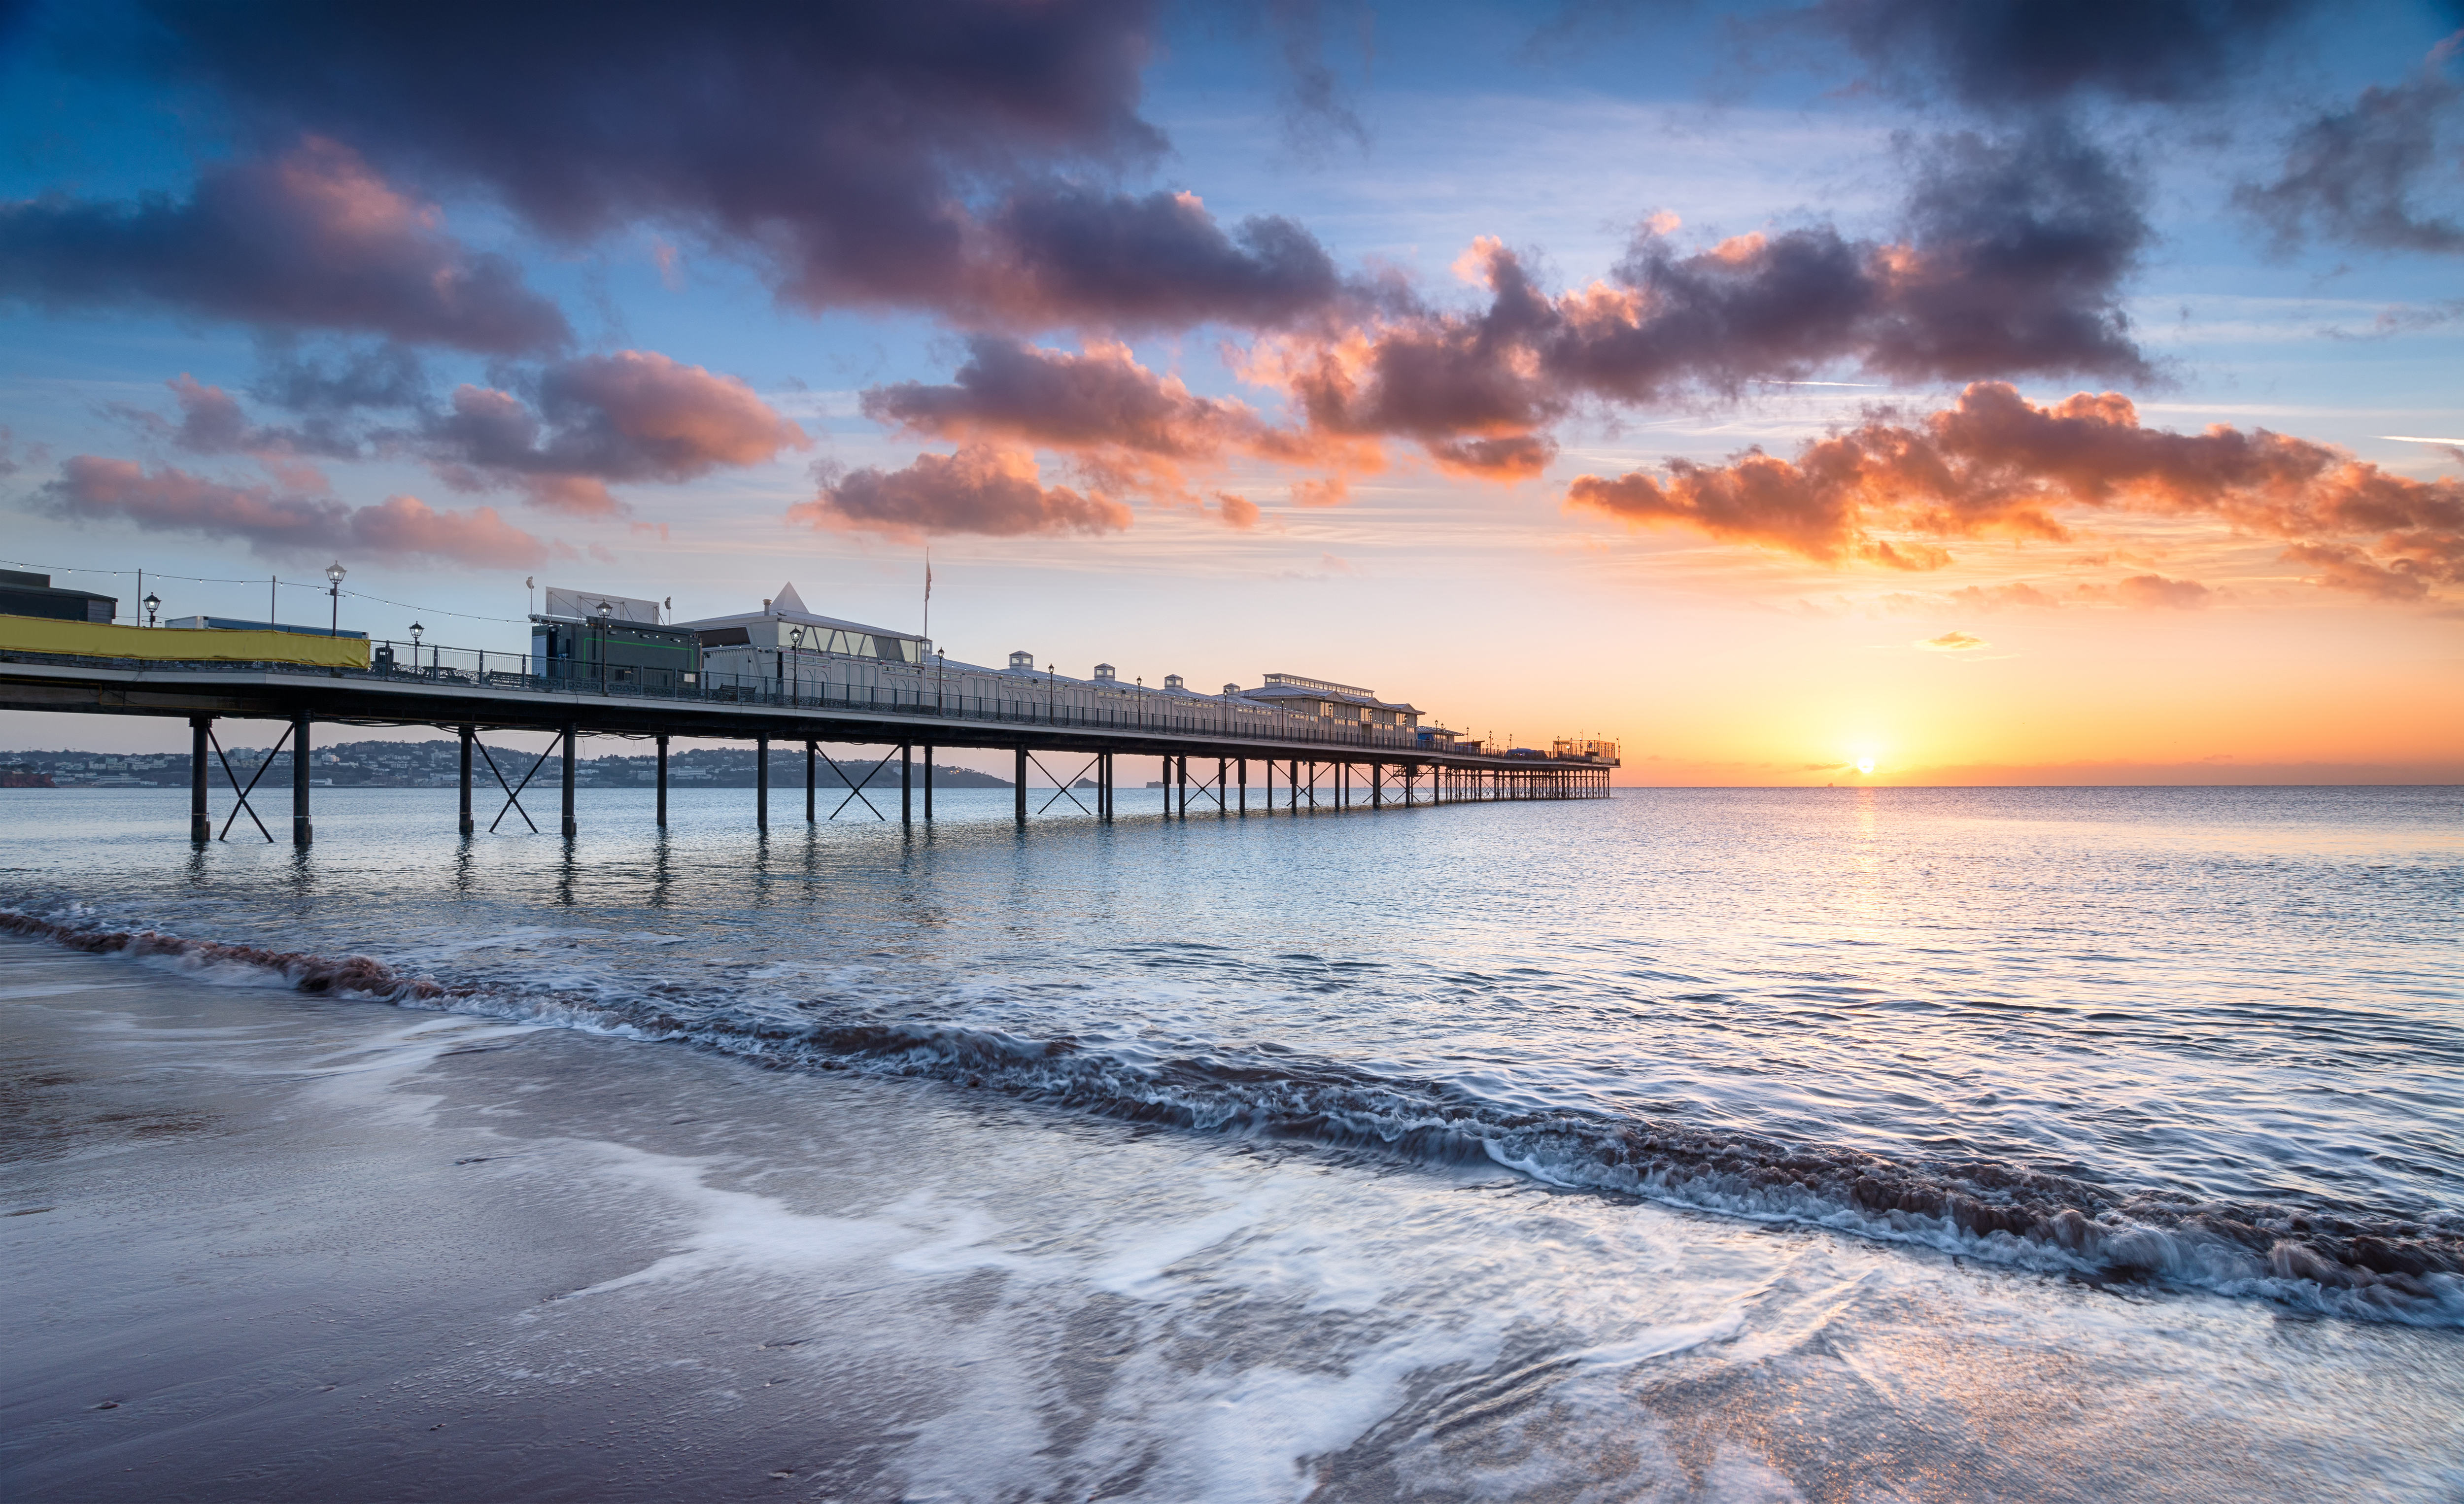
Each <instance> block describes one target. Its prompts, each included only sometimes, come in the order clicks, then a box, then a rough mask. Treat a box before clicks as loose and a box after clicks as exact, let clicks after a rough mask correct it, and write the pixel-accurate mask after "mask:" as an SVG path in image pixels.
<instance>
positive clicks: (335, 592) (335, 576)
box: [325, 559, 351, 637]
mask: <svg viewBox="0 0 2464 1504" xmlns="http://www.w3.org/2000/svg"><path fill="white" fill-rule="evenodd" d="M350 572H351V571H349V570H348V569H345V568H343V567H342V561H341V560H340V559H337V560H335V561H334V562H333V563H332V564H327V565H326V566H325V581H326V589H325V593H326V594H327V595H329V596H332V597H333V598H334V616H333V620H332V621H331V622H330V623H329V624H327V626H326V628H325V635H326V636H328V637H339V636H341V635H342V576H344V575H346V574H348V573H350Z"/></svg>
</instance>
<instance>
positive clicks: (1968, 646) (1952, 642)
mask: <svg viewBox="0 0 2464 1504" xmlns="http://www.w3.org/2000/svg"><path fill="white" fill-rule="evenodd" d="M1914 646H1916V647H1917V648H1920V649H1922V650H1924V651H1925V652H1974V651H1975V650H1977V649H1979V648H1987V647H1991V646H1992V644H1991V643H1989V642H1987V641H1986V640H1985V639H1984V638H1982V637H1977V636H1971V635H1969V633H1967V632H1964V631H1947V632H1944V633H1943V634H1942V635H1941V636H1939V637H1927V638H1925V640H1924V641H1923V642H1919V643H1917V644H1915V645H1914Z"/></svg>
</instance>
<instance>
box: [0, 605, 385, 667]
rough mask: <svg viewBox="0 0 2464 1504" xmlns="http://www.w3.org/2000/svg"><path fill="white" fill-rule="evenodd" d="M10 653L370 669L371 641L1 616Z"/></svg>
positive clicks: (0, 647) (2, 644)
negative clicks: (63, 653)
mask: <svg viewBox="0 0 2464 1504" xmlns="http://www.w3.org/2000/svg"><path fill="white" fill-rule="evenodd" d="M11 650H13V651H15V652H67V653H76V654H77V655H79V656H82V657H89V658H154V659H160V660H164V661H177V662H184V663H306V664H313V665H315V666H316V667H318V668H321V669H364V668H366V667H367V666H368V643H367V639H366V638H364V637H311V636H308V635H306V634H305V633H302V632H296V631H228V630H223V629H220V628H214V627H115V626H112V625H111V624H109V623H107V622H63V621H54V620H52V619H51V618H49V617H44V616H0V652H8V651H11Z"/></svg>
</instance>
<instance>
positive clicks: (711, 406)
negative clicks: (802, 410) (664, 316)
mask: <svg viewBox="0 0 2464 1504" xmlns="http://www.w3.org/2000/svg"><path fill="white" fill-rule="evenodd" d="M538 385H539V399H538V403H537V406H536V407H534V406H532V405H531V404H528V403H525V402H524V401H522V399H521V398H519V397H517V396H516V395H514V394H513V393H512V392H508V391H500V390H497V389H495V388H494V387H474V386H463V387H457V388H456V389H455V390H454V392H453V396H452V399H451V411H450V412H449V413H447V414H446V415H445V416H443V417H442V418H440V419H437V420H435V421H434V422H432V423H431V424H430V425H429V428H428V430H427V431H426V433H425V434H424V436H423V441H422V447H423V449H424V451H425V453H426V454H427V456H428V458H429V462H430V463H431V464H433V465H434V466H435V467H436V471H437V474H438V475H439V476H441V477H443V478H444V480H445V481H446V483H447V484H449V485H451V486H452V487H453V488H454V489H456V490H460V491H478V490H487V489H494V488H511V489H516V490H518V491H520V492H521V493H522V494H523V495H524V496H525V497H527V498H529V499H530V500H531V501H532V502H533V503H534V504H535V505H539V506H541V507H545V508H547V509H549V510H551V511H560V512H569V513H574V514H577V515H581V516H594V515H605V514H607V513H611V512H615V511H618V510H620V507H619V505H618V503H617V500H616V498H615V497H614V496H613V495H612V494H611V493H610V492H609V491H608V489H607V488H608V486H609V484H611V483H618V484H622V483H639V482H645V481H665V482H670V483H675V482H681V481H687V480H693V479H698V478H699V477H701V476H706V475H708V474H710V473H711V472H712V471H714V470H717V469H720V468H722V467H728V466H744V465H758V464H761V463H764V462H766V461H768V460H771V459H774V458H776V457H778V455H779V454H780V453H782V452H784V451H788V450H805V449H810V448H811V447H812V442H813V441H812V439H811V438H810V437H808V436H807V435H806V434H805V432H804V431H803V429H802V428H800V427H798V426H797V425H796V424H795V423H793V422H791V421H789V420H788V419H787V418H785V417H784V416H782V415H781V414H780V412H779V411H778V410H777V409H774V408H772V407H771V406H770V405H769V404H768V403H766V402H763V401H762V400H761V398H760V397H759V395H758V394H756V393H755V391H754V390H753V388H752V387H750V386H748V385H746V384H745V383H744V382H743V381H741V380H740V379H738V378H737V377H734V376H719V375H714V374H712V373H711V372H710V371H708V370H706V369H704V368H703V367H701V366H698V365H684V364H683V363H681V362H678V361H674V360H671V359H670V358H669V357H667V356H665V355H661V354H659V353H658V352H656V351H653V350H620V351H618V352H616V353H615V354H613V355H594V356H584V357H583V358H581V359H578V360H572V361H564V362H560V363H558V364H556V365H550V366H548V367H547V368H546V369H545V370H544V371H542V372H541V373H540V374H539V383H538Z"/></svg>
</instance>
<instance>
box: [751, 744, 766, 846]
mask: <svg viewBox="0 0 2464 1504" xmlns="http://www.w3.org/2000/svg"><path fill="white" fill-rule="evenodd" d="M753 826H754V829H759V830H767V829H770V739H769V738H768V737H756V738H754V739H753Z"/></svg>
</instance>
